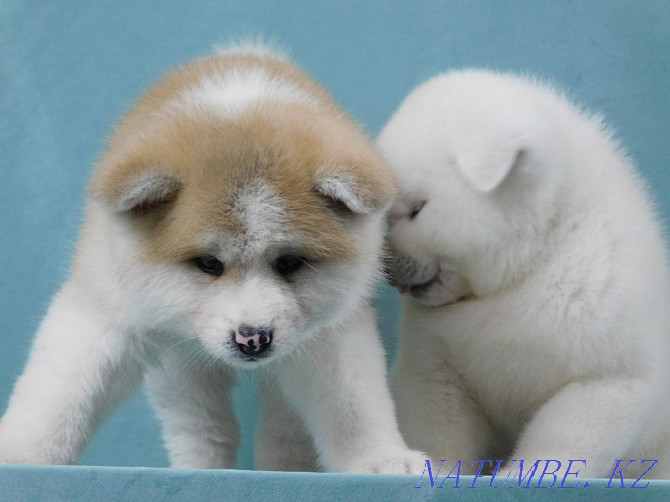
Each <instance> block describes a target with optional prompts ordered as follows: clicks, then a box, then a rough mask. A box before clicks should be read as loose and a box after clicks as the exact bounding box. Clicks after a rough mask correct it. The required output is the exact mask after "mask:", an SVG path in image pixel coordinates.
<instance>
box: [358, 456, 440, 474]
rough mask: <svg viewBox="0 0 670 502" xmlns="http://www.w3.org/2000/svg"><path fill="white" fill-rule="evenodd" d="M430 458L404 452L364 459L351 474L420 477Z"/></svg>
mask: <svg viewBox="0 0 670 502" xmlns="http://www.w3.org/2000/svg"><path fill="white" fill-rule="evenodd" d="M427 458H428V456H427V455H426V454H425V453H421V452H419V451H413V450H402V451H394V452H389V453H387V454H379V455H376V456H374V457H367V458H365V459H362V461H361V462H359V463H357V465H354V466H352V467H353V468H352V469H351V471H350V472H372V473H380V474H413V475H417V476H418V475H420V474H421V473H422V472H423V468H424V466H425V464H426V459H427Z"/></svg>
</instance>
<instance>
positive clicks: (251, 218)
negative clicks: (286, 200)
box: [235, 183, 286, 250]
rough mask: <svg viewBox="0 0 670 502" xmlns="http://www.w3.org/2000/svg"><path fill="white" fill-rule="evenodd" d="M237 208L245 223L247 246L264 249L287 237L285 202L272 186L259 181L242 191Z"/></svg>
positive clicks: (240, 217)
mask: <svg viewBox="0 0 670 502" xmlns="http://www.w3.org/2000/svg"><path fill="white" fill-rule="evenodd" d="M235 210H236V212H237V215H238V217H239V219H240V220H241V221H242V222H243V223H244V226H245V233H244V237H243V238H244V241H245V244H246V245H247V246H252V247H260V248H263V249H264V248H267V246H268V245H269V244H270V243H273V242H274V243H276V242H279V241H281V240H283V239H284V238H285V237H286V211H285V208H284V204H283V201H282V199H281V198H280V197H279V196H278V195H277V194H275V192H274V190H272V188H271V187H270V186H268V185H266V184H262V183H258V184H255V185H253V186H252V187H250V188H249V189H247V190H245V191H244V192H242V193H241V194H240V196H239V197H238V198H237V201H236V203H235ZM259 250H260V249H259Z"/></svg>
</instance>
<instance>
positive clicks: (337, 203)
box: [314, 166, 397, 214]
mask: <svg viewBox="0 0 670 502" xmlns="http://www.w3.org/2000/svg"><path fill="white" fill-rule="evenodd" d="M314 187H315V190H316V191H317V192H318V193H319V194H320V195H321V196H323V197H325V198H326V199H327V201H328V202H329V204H330V205H331V206H332V207H334V208H335V209H339V210H342V211H345V212H349V213H353V214H371V213H374V212H376V211H381V210H384V209H386V207H387V206H388V205H389V204H390V203H391V199H392V198H393V196H394V195H395V193H396V191H397V182H396V180H395V178H394V176H393V174H392V173H391V171H390V170H389V169H388V168H386V167H385V166H384V167H383V168H380V169H370V168H369V166H368V167H362V168H358V169H353V168H340V169H338V168H336V169H329V170H328V171H327V172H323V173H321V174H319V175H318V176H317V179H316V180H315V186H314Z"/></svg>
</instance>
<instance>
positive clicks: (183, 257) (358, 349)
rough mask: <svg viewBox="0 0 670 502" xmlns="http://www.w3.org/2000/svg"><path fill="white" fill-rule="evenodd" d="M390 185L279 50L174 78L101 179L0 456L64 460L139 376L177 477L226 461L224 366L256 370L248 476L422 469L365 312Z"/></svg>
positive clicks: (256, 51)
mask: <svg viewBox="0 0 670 502" xmlns="http://www.w3.org/2000/svg"><path fill="white" fill-rule="evenodd" d="M395 191H396V185H395V180H394V177H393V175H392V172H391V171H390V170H389V169H388V167H387V166H386V164H385V162H384V161H383V159H382V158H381V156H380V155H379V154H378V153H377V152H376V150H375V149H374V147H373V145H372V144H371V143H370V141H369V139H368V138H367V137H366V136H365V135H364V134H363V133H362V132H361V131H360V129H359V128H358V127H357V126H356V125H355V124H354V123H353V121H352V120H351V119H350V118H349V117H348V116H346V115H345V114H344V112H342V111H341V110H340V109H339V108H338V107H337V106H336V105H335V104H334V103H333V101H332V100H331V98H330V97H329V95H328V93H327V92H326V91H325V90H324V89H323V88H322V87H320V86H319V85H318V84H316V83H315V82H314V81H312V80H311V79H309V78H308V77H307V76H306V75H304V74H303V73H302V72H301V71H300V70H298V69H297V68H296V67H295V66H293V65H292V64H291V63H290V62H289V61H287V60H286V59H285V58H284V57H283V56H281V55H278V54H275V53H273V52H271V51H270V50H268V49H266V48H263V47H239V48H236V49H231V50H228V51H222V52H220V53H217V54H215V55H212V56H210V57H207V58H203V59H200V60H197V61H195V62H194V63H192V64H190V65H188V66H185V67H184V68H181V69H180V70H178V71H175V72H173V73H171V74H169V75H168V76H167V77H166V78H165V79H164V80H163V81H162V82H160V83H159V84H157V85H156V86H155V87H153V88H152V89H151V90H150V91H149V92H148V93H147V94H146V95H145V96H144V98H143V99H142V100H140V102H139V103H138V104H137V105H136V106H135V108H133V110H132V111H131V112H130V113H129V115H128V116H127V117H126V118H125V119H124V120H123V121H122V122H121V124H120V125H119V127H118V128H117V129H116V131H115V134H114V136H113V137H112V139H111V141H110V144H109V149H108V150H107V152H106V153H105V154H104V155H103V157H102V159H101V161H100V164H99V166H98V169H97V171H96V173H95V175H94V177H93V180H92V184H91V200H90V203H89V207H88V214H87V218H86V223H85V225H84V228H83V231H82V234H81V239H80V242H79V246H78V249H77V254H76V257H75V261H74V265H73V269H72V274H71V276H70V279H69V280H68V282H67V283H66V284H65V286H64V287H63V289H62V290H61V291H60V292H59V293H58V295H57V296H56V298H55V299H54V301H53V304H52V305H51V308H50V309H49V312H48V314H47V316H46V319H45V320H44V322H43V323H42V325H41V327H40V329H39V332H38V334H37V338H36V340H35V343H34V346H33V348H32V352H31V355H30V360H29V361H28V364H27V367H26V369H25V372H24V374H23V375H22V376H21V378H20V379H19V380H18V382H17V384H16V388H15V390H14V394H13V395H12V397H11V400H10V403H9V407H8V410H7V412H6V414H5V416H4V417H3V418H2V422H1V423H0V461H1V462H21V463H24V462H26V463H71V462H74V461H76V460H77V458H78V456H79V454H80V452H81V450H82V448H83V447H84V446H85V444H86V442H87V441H88V439H89V438H90V436H91V434H92V433H93V432H94V430H95V428H96V426H97V425H98V424H99V423H100V421H101V420H102V419H103V418H104V416H105V415H106V414H107V413H108V411H109V410H110V408H112V407H113V406H114V405H116V404H117V403H118V402H119V401H120V400H121V399H122V398H123V397H124V396H126V395H127V394H128V393H129V392H130V391H131V390H132V389H133V388H134V387H135V385H136V384H138V383H139V382H140V381H141V380H142V377H143V375H145V374H146V379H147V385H148V388H149V393H150V397H151V400H152V402H153V405H154V406H155V408H156V411H157V414H158V416H159V418H160V420H161V421H162V424H163V429H164V431H163V432H164V439H165V443H166V446H167V448H168V450H169V453H170V458H171V462H172V465H174V466H177V467H205V468H224V467H225V468H230V467H233V466H234V459H235V453H236V447H237V443H238V436H237V424H236V420H235V417H234V414H233V410H232V408H231V403H230V389H231V385H232V384H233V380H234V371H233V370H234V368H252V369H255V368H259V372H260V376H259V380H260V386H261V394H262V395H263V397H264V400H263V404H262V406H261V408H262V412H261V417H260V421H259V428H258V430H259V433H258V441H257V465H258V466H259V467H260V468H264V469H284V470H296V469H309V468H314V465H313V464H314V463H315V461H318V463H319V464H320V465H321V466H322V467H323V468H325V469H327V470H332V471H351V472H355V471H367V472H392V473H404V472H421V469H422V468H423V462H424V458H425V457H424V456H423V454H420V453H418V452H414V451H411V450H409V449H408V448H407V447H406V445H405V443H404V441H403V439H402V437H401V435H400V433H399V431H398V427H397V424H396V419H395V415H394V407H393V404H392V401H391V396H390V392H389V389H388V386H387V382H386V376H385V365H384V355H383V350H382V347H381V345H380V341H379V338H378V334H377V331H376V327H375V319H374V315H373V312H372V310H371V308H370V307H369V306H368V299H369V297H370V295H371V292H372V290H373V285H374V283H375V278H376V277H377V276H378V268H379V267H378V263H379V254H380V248H381V244H382V240H383V218H384V213H385V211H386V209H387V208H388V205H389V204H390V201H391V197H392V196H393V195H394V193H395ZM312 437H313V439H314V442H315V446H316V448H315V449H313V447H312V445H311V442H310V441H311V438H312ZM315 452H316V455H315Z"/></svg>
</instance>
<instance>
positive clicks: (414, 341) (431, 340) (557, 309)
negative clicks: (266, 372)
mask: <svg viewBox="0 0 670 502" xmlns="http://www.w3.org/2000/svg"><path fill="white" fill-rule="evenodd" d="M378 144H379V146H380V147H381V149H382V152H383V153H384V154H385V156H386V157H387V159H388V160H389V161H390V163H391V166H392V168H394V170H395V171H396V174H397V175H398V177H399V179H400V183H401V187H402V195H401V197H400V199H399V201H398V202H397V203H396V204H395V205H394V207H393V208H392V210H391V212H390V220H391V222H390V229H389V240H390V243H391V246H392V248H393V255H394V259H395V260H394V265H395V266H394V271H393V274H394V275H393V280H394V281H395V283H396V284H398V286H399V287H400V289H401V291H402V292H405V293H408V297H407V298H406V300H405V302H404V328H403V333H402V340H401V343H400V352H399V356H398V361H397V367H396V370H395V375H394V386H395V390H396V391H397V407H398V415H399V420H400V423H401V430H402V431H403V433H404V434H405V437H406V439H407V441H408V442H409V444H410V445H411V446H413V447H416V448H421V449H424V450H425V451H427V452H428V453H429V455H430V456H431V457H432V458H434V459H447V460H449V461H455V460H457V459H462V460H463V461H464V462H463V465H465V463H466V462H468V463H469V462H471V461H472V460H475V459H502V458H505V459H508V460H511V459H517V460H518V459H524V460H525V461H526V462H528V461H530V462H531V464H532V463H533V462H535V461H536V460H542V459H556V460H559V461H561V462H562V463H563V467H564V468H565V467H567V464H568V461H569V460H571V459H583V460H586V465H585V466H584V465H583V464H582V463H579V464H574V465H573V466H572V470H573V472H574V471H575V470H578V469H579V468H580V467H581V470H580V475H581V476H605V475H609V474H610V473H611V472H612V470H613V467H614V465H615V460H617V459H636V460H637V462H636V463H635V464H631V466H630V467H629V468H628V469H626V470H625V471H624V475H630V476H633V475H635V474H636V473H639V472H641V471H644V470H645V469H646V468H647V467H649V465H650V464H646V465H643V466H641V468H638V467H640V461H641V460H643V459H656V460H660V462H659V464H658V465H657V466H655V468H654V471H653V472H650V474H649V475H651V474H655V475H656V476H667V475H668V474H670V457H669V455H668V451H669V446H670V443H669V439H670V438H669V433H670V429H669V424H670V422H669V413H668V404H669V402H670V399H669V397H670V393H669V391H668V389H669V386H670V380H669V378H668V367H669V366H670V364H669V363H670V357H669V349H668V346H669V340H668V335H669V329H670V324H669V322H668V321H669V319H668V314H667V312H668V310H669V308H668V307H669V306H670V304H669V301H668V299H669V296H668V290H669V288H668V284H669V273H668V262H667V256H666V251H665V246H664V242H663V238H662V235H661V229H660V226H659V223H658V222H657V220H656V218H655V216H654V213H653V210H652V207H651V203H650V200H649V197H648V196H647V195H646V194H645V188H644V186H643V184H642V182H641V181H640V179H639V178H638V176H637V174H636V173H635V171H634V170H633V167H632V166H631V163H630V162H629V160H628V159H627V158H626V156H625V154H624V153H622V151H621V149H620V148H619V146H618V145H617V143H616V142H615V141H614V140H613V139H612V136H611V132H610V131H609V130H608V129H607V128H606V127H604V126H603V125H602V124H601V122H600V120H599V119H597V118H594V117H590V116H587V115H585V114H583V113H581V112H580V111H578V110H576V109H575V107H574V106H572V105H571V104H570V103H569V102H568V101H567V100H566V99H565V98H564V97H562V96H561V95H560V94H558V93H556V92H554V91H553V90H552V89H550V88H549V87H547V86H544V85H539V84H537V83H535V82H532V81H529V80H526V79H522V78H518V77H515V76H511V75H502V74H495V73H490V72H485V71H461V72H454V73H449V74H445V75H440V76H437V77H436V78H434V79H432V80H430V81H428V82H427V83H425V84H424V85H422V86H420V87H419V88H418V89H416V90H415V91H414V92H412V93H411V94H410V95H409V97H408V98H407V99H406V100H405V101H404V103H403V104H402V105H401V106H400V108H399V110H398V111H397V113H396V114H395V115H394V116H393V118H392V119H391V120H390V122H389V123H388V125H387V126H386V127H385V129H384V130H383V132H382V133H381V136H380V138H379V141H378ZM500 455H503V456H500ZM517 465H518V464H517ZM554 466H555V464H552V470H553V467H554ZM623 466H625V464H623V465H622V466H621V467H623ZM494 467H495V464H494ZM511 468H512V470H513V469H514V468H515V465H512V466H511ZM503 469H504V467H503ZM501 472H502V470H501ZM561 472H564V471H561Z"/></svg>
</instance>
